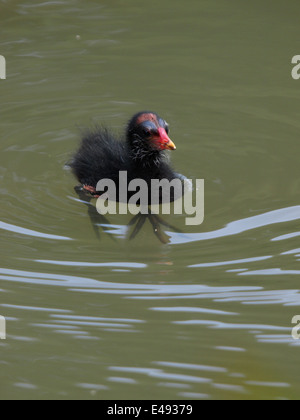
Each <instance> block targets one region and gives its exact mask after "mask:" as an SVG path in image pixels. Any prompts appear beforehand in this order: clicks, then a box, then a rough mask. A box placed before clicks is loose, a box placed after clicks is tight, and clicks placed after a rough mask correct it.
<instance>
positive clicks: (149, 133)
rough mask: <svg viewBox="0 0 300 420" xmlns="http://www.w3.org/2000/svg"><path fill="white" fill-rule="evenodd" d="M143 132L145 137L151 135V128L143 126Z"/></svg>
mask: <svg viewBox="0 0 300 420" xmlns="http://www.w3.org/2000/svg"><path fill="white" fill-rule="evenodd" d="M143 134H144V136H145V137H151V135H152V133H151V130H150V129H149V128H146V127H145V128H143Z"/></svg>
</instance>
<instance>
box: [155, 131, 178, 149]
mask: <svg viewBox="0 0 300 420" xmlns="http://www.w3.org/2000/svg"><path fill="white" fill-rule="evenodd" d="M155 140H157V142H158V144H159V147H160V148H161V149H162V150H176V146H175V144H174V143H173V142H172V140H171V139H170V137H169V136H168V134H167V132H166V130H165V129H164V128H163V127H159V128H158V137H157V138H156V139H155Z"/></svg>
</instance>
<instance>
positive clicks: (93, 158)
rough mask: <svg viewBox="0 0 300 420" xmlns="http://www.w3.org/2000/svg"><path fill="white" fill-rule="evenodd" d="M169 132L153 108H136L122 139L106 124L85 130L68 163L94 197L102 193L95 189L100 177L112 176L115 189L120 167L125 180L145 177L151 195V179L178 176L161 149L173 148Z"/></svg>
mask: <svg viewBox="0 0 300 420" xmlns="http://www.w3.org/2000/svg"><path fill="white" fill-rule="evenodd" d="M168 133H169V126H168V124H167V123H166V121H165V120H164V119H163V118H161V117H159V116H158V115H157V114H156V113H155V112H146V111H144V112H139V113H138V114H136V115H134V116H133V118H132V119H131V120H130V121H129V123H128V126H127V131H126V139H124V140H125V141H124V140H123V141H122V139H116V138H115V136H114V135H113V134H112V133H111V132H110V131H109V130H107V129H105V128H97V129H95V130H94V131H88V132H87V133H86V134H85V135H84V137H83V140H82V143H81V146H80V148H79V150H78V152H77V153H76V154H75V156H74V158H73V161H72V162H71V163H70V166H71V168H72V170H73V173H74V174H75V176H76V177H77V179H78V180H79V182H80V183H81V184H82V188H83V189H84V191H85V192H88V193H90V194H92V195H93V196H95V197H97V196H99V195H101V193H103V191H102V192H100V191H97V190H96V186H97V184H98V182H99V181H100V180H101V179H111V180H113V181H114V182H115V184H116V187H117V189H118V185H119V172H120V171H127V178H128V184H129V183H130V181H132V180H133V179H137V178H138V179H143V180H145V181H146V182H147V184H148V188H149V195H150V194H151V180H152V179H159V180H162V179H167V180H169V181H172V180H173V179H176V178H181V175H179V174H176V173H174V172H173V170H172V169H171V168H170V166H169V164H168V159H167V157H166V155H165V153H164V152H165V151H166V150H175V149H176V146H175V144H174V143H173V142H172V140H171V139H170V138H169V136H168ZM118 196H119V193H118V191H117V197H118Z"/></svg>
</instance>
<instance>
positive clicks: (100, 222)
mask: <svg viewBox="0 0 300 420" xmlns="http://www.w3.org/2000/svg"><path fill="white" fill-rule="evenodd" d="M75 192H76V193H77V195H78V197H79V199H80V201H81V202H83V203H84V204H85V205H86V206H87V208H88V215H89V218H90V221H91V223H92V226H93V229H94V232H95V234H96V236H97V238H98V239H100V238H101V231H102V232H103V233H105V234H108V235H109V237H110V238H111V239H113V240H115V238H114V236H113V235H111V234H110V233H109V232H110V231H111V229H110V225H111V223H110V222H109V220H108V219H107V218H106V217H105V216H104V215H102V214H100V213H99V212H98V210H97V208H96V207H95V206H94V205H93V204H92V200H93V199H94V198H95V197H94V196H93V195H92V194H90V193H88V192H87V191H86V190H85V189H84V188H83V187H81V186H77V187H75ZM147 221H149V223H150V225H151V226H152V229H153V233H154V235H155V236H156V237H157V238H158V240H159V241H160V242H161V243H162V244H168V243H169V242H170V238H169V236H168V235H167V233H166V229H171V230H173V231H174V232H178V233H179V232H180V230H179V229H177V228H176V227H175V226H173V225H171V224H169V223H167V222H166V221H165V220H163V219H162V218H161V217H160V216H159V215H157V214H153V213H151V211H150V210H149V214H142V213H139V214H137V215H136V216H134V217H133V218H132V219H131V220H130V222H129V223H128V225H127V233H126V237H127V238H128V239H129V240H133V239H134V238H136V237H137V235H138V234H139V233H140V232H141V230H142V228H143V226H144V225H145V223H146V222H147ZM108 231H109V232H108Z"/></svg>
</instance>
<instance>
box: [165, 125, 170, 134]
mask: <svg viewBox="0 0 300 420" xmlns="http://www.w3.org/2000/svg"><path fill="white" fill-rule="evenodd" d="M165 130H166V133H167V134H169V131H170V129H169V124H167V123H166V125H165Z"/></svg>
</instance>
